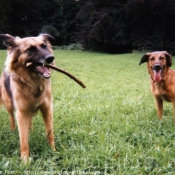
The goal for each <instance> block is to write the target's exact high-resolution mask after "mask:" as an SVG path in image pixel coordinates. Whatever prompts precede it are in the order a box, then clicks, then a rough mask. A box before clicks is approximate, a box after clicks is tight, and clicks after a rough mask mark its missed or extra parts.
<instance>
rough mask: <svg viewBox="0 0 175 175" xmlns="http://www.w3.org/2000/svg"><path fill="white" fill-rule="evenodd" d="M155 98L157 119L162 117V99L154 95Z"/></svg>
mask: <svg viewBox="0 0 175 175" xmlns="http://www.w3.org/2000/svg"><path fill="white" fill-rule="evenodd" d="M155 100H156V108H157V114H158V117H159V119H162V118H163V100H162V99H161V98H159V97H155Z"/></svg>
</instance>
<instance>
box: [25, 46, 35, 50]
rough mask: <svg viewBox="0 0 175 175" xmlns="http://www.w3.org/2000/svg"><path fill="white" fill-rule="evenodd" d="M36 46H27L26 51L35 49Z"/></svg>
mask: <svg viewBox="0 0 175 175" xmlns="http://www.w3.org/2000/svg"><path fill="white" fill-rule="evenodd" d="M35 50H36V47H35V46H30V47H29V48H27V51H35Z"/></svg>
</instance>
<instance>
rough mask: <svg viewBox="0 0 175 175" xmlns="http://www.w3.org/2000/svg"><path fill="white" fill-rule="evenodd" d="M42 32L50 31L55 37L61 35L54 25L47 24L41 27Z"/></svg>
mask: <svg viewBox="0 0 175 175" xmlns="http://www.w3.org/2000/svg"><path fill="white" fill-rule="evenodd" d="M41 33H48V34H50V35H52V36H53V37H59V35H60V33H59V32H58V30H57V29H56V28H55V27H54V26H52V25H45V26H44V27H43V28H42V29H41Z"/></svg>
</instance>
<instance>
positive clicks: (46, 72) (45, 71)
mask: <svg viewBox="0 0 175 175" xmlns="http://www.w3.org/2000/svg"><path fill="white" fill-rule="evenodd" d="M26 67H30V68H32V70H33V71H34V72H37V73H38V74H39V75H40V76H42V77H43V78H50V77H51V71H50V69H49V67H47V64H44V63H39V62H36V63H34V62H28V63H26Z"/></svg>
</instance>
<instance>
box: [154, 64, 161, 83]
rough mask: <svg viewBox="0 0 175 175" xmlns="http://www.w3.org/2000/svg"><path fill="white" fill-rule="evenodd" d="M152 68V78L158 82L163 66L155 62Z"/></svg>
mask: <svg viewBox="0 0 175 175" xmlns="http://www.w3.org/2000/svg"><path fill="white" fill-rule="evenodd" d="M152 70H153V77H152V79H153V80H154V81H155V82H157V83H159V82H160V81H161V79H162V77H161V74H162V70H163V66H162V65H160V64H155V65H154V66H152Z"/></svg>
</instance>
